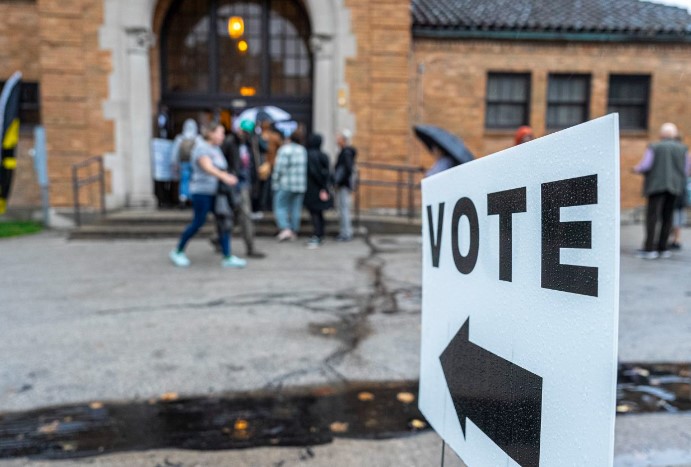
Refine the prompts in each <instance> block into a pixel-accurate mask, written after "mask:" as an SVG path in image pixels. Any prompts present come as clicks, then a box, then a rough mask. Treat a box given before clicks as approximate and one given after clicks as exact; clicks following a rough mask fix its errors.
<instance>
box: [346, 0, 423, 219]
mask: <svg viewBox="0 0 691 467" xmlns="http://www.w3.org/2000/svg"><path fill="white" fill-rule="evenodd" d="M345 4H346V7H347V8H349V10H350V15H351V26H352V32H353V34H354V35H355V38H356V42H357V53H356V56H355V57H353V58H351V59H348V61H347V63H346V82H347V83H348V86H349V89H350V100H349V110H350V111H351V112H352V113H353V114H354V115H355V122H356V123H355V124H356V128H355V130H356V131H355V139H354V141H353V143H354V145H355V146H356V147H357V149H358V159H359V160H360V161H377V162H385V163H392V164H408V163H411V162H412V160H411V141H412V137H411V129H410V125H411V122H410V89H411V88H410V81H409V76H410V58H411V34H410V28H411V15H410V2H409V1H408V0H377V1H376V2H372V1H369V0H346V2H345ZM361 176H362V177H363V178H367V177H377V178H382V177H383V176H385V174H383V173H381V172H371V171H367V170H361ZM362 201H363V205H364V206H365V207H368V206H378V207H382V206H392V205H393V203H394V201H395V191H393V190H382V189H380V190H373V189H370V190H368V189H364V190H363V197H362Z"/></svg>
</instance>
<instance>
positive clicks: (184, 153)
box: [178, 138, 194, 162]
mask: <svg viewBox="0 0 691 467" xmlns="http://www.w3.org/2000/svg"><path fill="white" fill-rule="evenodd" d="M193 148H194V138H189V139H183V140H182V142H181V143H180V149H179V150H178V154H180V157H179V159H180V162H189V161H190V159H192V149H193Z"/></svg>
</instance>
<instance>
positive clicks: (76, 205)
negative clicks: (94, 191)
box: [72, 166, 82, 227]
mask: <svg viewBox="0 0 691 467" xmlns="http://www.w3.org/2000/svg"><path fill="white" fill-rule="evenodd" d="M72 196H74V221H75V223H76V224H77V227H81V225H82V221H81V218H80V216H79V180H78V179H77V167H74V166H73V167H72Z"/></svg>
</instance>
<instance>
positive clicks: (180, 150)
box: [173, 118, 201, 207]
mask: <svg viewBox="0 0 691 467" xmlns="http://www.w3.org/2000/svg"><path fill="white" fill-rule="evenodd" d="M198 139H201V138H200V136H199V128H198V126H197V122H195V121H194V120H193V119H191V118H188V119H187V120H185V122H184V123H183V124H182V133H180V134H179V135H177V136H176V137H175V141H174V142H173V157H174V159H175V161H176V163H177V166H178V167H179V170H180V186H179V193H178V197H179V200H180V205H181V207H184V206H187V205H189V204H190V177H191V176H192V163H191V162H190V160H191V158H192V150H193V149H194V145H195V144H196V142H197V140H198Z"/></svg>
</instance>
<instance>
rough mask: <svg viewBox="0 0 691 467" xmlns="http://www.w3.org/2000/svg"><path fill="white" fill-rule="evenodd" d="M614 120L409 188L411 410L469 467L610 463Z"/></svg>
mask: <svg viewBox="0 0 691 467" xmlns="http://www.w3.org/2000/svg"><path fill="white" fill-rule="evenodd" d="M618 125H619V123H618V116H617V115H616V114H614V115H608V116H606V117H602V118H599V119H597V120H593V121H591V122H588V123H584V124H582V125H579V126H576V127H573V128H570V129H568V130H564V131H561V132H559V133H555V134H552V135H549V136H546V137H544V138H540V139H538V140H535V141H532V142H529V143H526V144H522V145H520V146H516V147H513V148H510V149H507V150H505V151H502V152H500V153H497V154H495V155H492V156H489V157H486V158H482V159H479V160H476V161H474V162H472V163H469V164H464V165H462V166H459V167H457V168H455V169H451V170H448V171H446V172H443V173H441V174H439V175H436V176H433V177H430V178H428V179H425V180H423V183H422V199H423V300H422V301H423V304H422V355H421V370H420V409H421V410H422V412H423V414H424V415H425V417H426V418H427V420H428V421H429V422H430V424H431V425H432V427H434V429H435V430H436V431H437V433H438V434H439V435H440V436H441V437H442V438H443V439H444V440H445V442H446V443H448V444H449V445H450V446H451V448H453V450H454V451H455V452H456V453H457V454H458V455H459V456H460V457H461V458H462V459H463V461H464V462H465V463H466V464H467V465H468V466H469V467H483V466H487V467H494V466H497V465H502V466H521V467H551V466H563V465H597V466H608V465H609V466H611V465H612V462H613V451H614V418H615V405H616V370H617V358H616V357H617V331H618V314H619V133H618Z"/></svg>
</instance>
